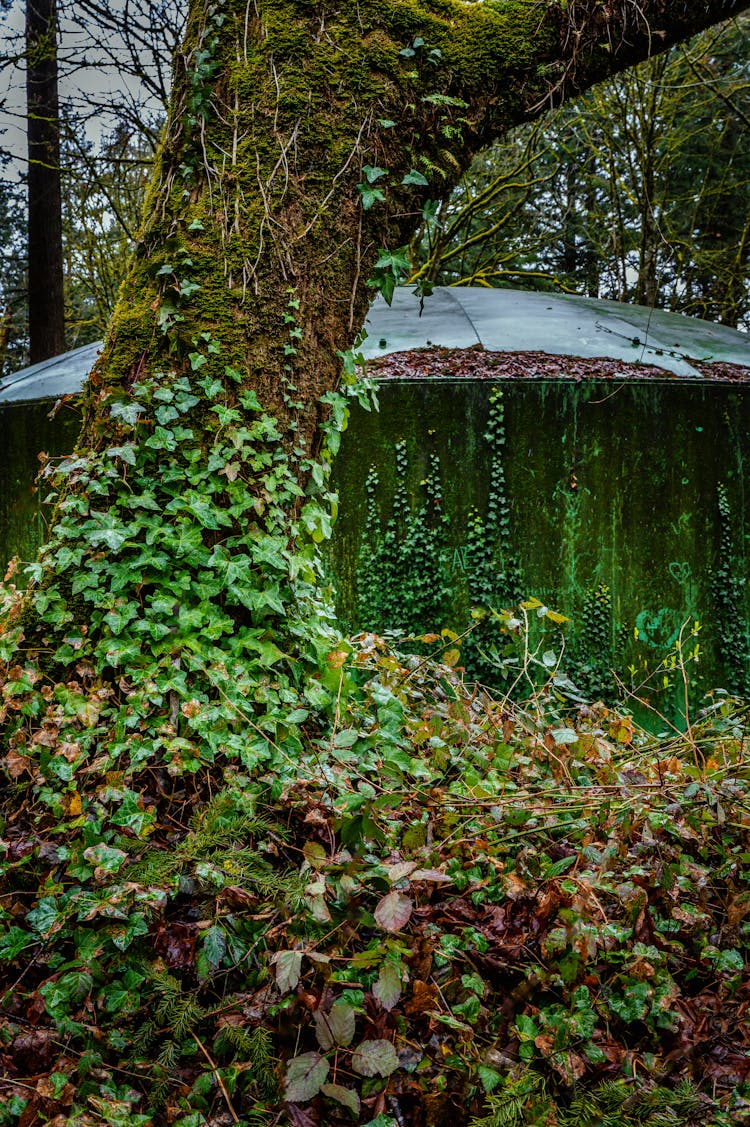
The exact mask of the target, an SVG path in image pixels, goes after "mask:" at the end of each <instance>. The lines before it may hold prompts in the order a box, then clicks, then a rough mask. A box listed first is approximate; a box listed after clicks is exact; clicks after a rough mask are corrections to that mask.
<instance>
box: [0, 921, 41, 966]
mask: <svg viewBox="0 0 750 1127" xmlns="http://www.w3.org/2000/svg"><path fill="white" fill-rule="evenodd" d="M36 942H37V941H36V939H35V938H34V936H33V935H30V934H29V932H28V931H23V930H22V929H21V928H20V927H11V928H9V929H8V931H7V932H6V933H5V935H3V936H2V937H1V938H0V959H8V960H9V961H10V960H12V959H15V958H16V956H17V955H20V954H21V952H22V951H24V950H25V949H26V948H27V947H31V946H32V945H33V944H35V943H36Z"/></svg>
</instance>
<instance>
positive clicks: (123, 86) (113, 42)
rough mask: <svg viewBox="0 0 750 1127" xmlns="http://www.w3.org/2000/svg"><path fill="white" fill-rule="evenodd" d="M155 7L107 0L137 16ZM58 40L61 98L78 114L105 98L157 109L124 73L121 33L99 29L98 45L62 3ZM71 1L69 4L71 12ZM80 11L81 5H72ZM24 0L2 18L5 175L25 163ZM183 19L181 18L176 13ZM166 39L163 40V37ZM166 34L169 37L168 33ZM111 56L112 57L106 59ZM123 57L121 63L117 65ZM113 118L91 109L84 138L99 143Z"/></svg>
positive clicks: (0, 104) (176, 1) (0, 118)
mask: <svg viewBox="0 0 750 1127" xmlns="http://www.w3.org/2000/svg"><path fill="white" fill-rule="evenodd" d="M167 3H168V5H169V6H171V7H172V8H173V9H174V11H175V12H176V13H179V11H180V9H181V8H182V3H181V0H167ZM150 6H151V7H154V6H156V5H155V3H154V0H151V5H149V0H141V2H140V3H139V0H132V2H131V0H110V2H109V3H108V4H107V5H106V7H107V8H108V9H109V11H111V12H113V13H117V12H120V13H121V12H123V10H124V9H125V8H126V7H129V8H131V9H134V10H135V12H136V18H138V16H140V17H141V18H143V19H147V18H148V15H149V8H150ZM60 8H61V18H60V42H59V72H60V99H61V102H64V103H65V104H67V105H68V106H70V107H72V109H73V110H74V111H75V112H76V113H80V114H81V115H86V114H87V111H90V107H91V106H92V105H98V104H101V103H107V102H121V103H123V102H124V103H130V104H131V105H132V104H136V103H138V102H139V101H140V102H142V103H144V104H145V105H146V106H147V107H148V110H150V112H151V113H152V114H154V113H157V112H158V110H159V108H160V103H159V102H158V100H157V99H155V98H154V97H153V96H152V97H149V96H148V94H147V92H145V89H144V86H143V84H142V83H139V82H138V81H137V80H136V79H135V78H133V77H132V76H129V75H128V74H127V73H125V68H126V67H127V65H128V59H129V55H128V51H127V48H126V45H125V43H124V42H123V40H122V38H121V37H119V36H118V35H117V34H115V33H114V32H112V31H111V30H109V31H105V32H104V33H100V35H103V42H104V44H105V47H106V51H103V50H101V49H97V48H96V46H95V44H94V42H93V40H92V36H91V35H90V34H86V32H85V31H83V30H82V29H81V27H80V25H78V26H77V24H76V22H75V21H74V20H72V19H71V18H70V15H69V14H67V13H66V10H65V8H64V6H63V4H62V3H61V4H60ZM70 8H71V5H70V4H68V6H67V12H69V11H70ZM73 8H74V10H75V9H76V8H77V9H78V11H79V14H80V5H74V6H73ZM24 11H25V3H24V2H23V0H13V3H12V6H11V9H10V11H9V12H8V13H7V14H6V15H4V16H3V17H0V56H1V57H2V66H1V67H0V130H2V133H1V134H0V146H2V147H3V148H4V149H6V150H8V151H9V152H10V153H11V154H12V156H13V161H12V165H11V166H10V167H9V168H8V169H7V170H6V176H9V177H12V178H16V177H18V176H19V175H21V174H22V171H23V168H24V164H25V146H26V133H25V118H24V114H25V102H26V93H25V69H24V63H23V30H24ZM177 18H179V17H177ZM156 38H157V40H158V41H159V42H164V40H159V37H158V36H157V37H156ZM165 38H166V37H165ZM107 55H109V56H110V58H107ZM118 60H119V61H120V66H119V67H118V66H117V65H116V63H117V61H118ZM142 62H143V65H144V66H149V65H151V62H150V60H149V52H148V51H146V50H144V51H143V53H142ZM113 123H114V119H113V117H112V115H111V114H109V115H108V114H106V113H104V112H97V113H94V114H93V115H92V114H90V112H89V114H88V118H87V120H86V123H85V126H83V132H84V135H85V137H86V139H87V140H88V141H90V142H92V143H94V144H98V143H99V141H100V140H101V139H102V137H106V136H107V135H108V134H109V133H111V131H112V128H113Z"/></svg>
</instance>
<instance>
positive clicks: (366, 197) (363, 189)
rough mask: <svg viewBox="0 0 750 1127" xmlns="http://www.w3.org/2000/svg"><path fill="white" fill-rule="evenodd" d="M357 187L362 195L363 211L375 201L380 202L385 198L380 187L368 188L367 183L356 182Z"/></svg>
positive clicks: (368, 208) (367, 209)
mask: <svg viewBox="0 0 750 1127" xmlns="http://www.w3.org/2000/svg"><path fill="white" fill-rule="evenodd" d="M357 189H358V190H359V193H360V195H361V196H362V207H363V209H364V210H365V211H369V210H370V208H371V207H373V206H374V205H375V204H376V203H382V202H383V200H384V199H385V194H384V193H383V192H382V191H381V190H380V188H370V187H369V186H368V185H367V184H357Z"/></svg>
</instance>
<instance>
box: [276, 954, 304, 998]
mask: <svg viewBox="0 0 750 1127" xmlns="http://www.w3.org/2000/svg"><path fill="white" fill-rule="evenodd" d="M272 962H274V963H275V964H276V985H277V986H278V988H279V990H280V991H281V993H282V994H288V993H289V991H290V990H294V989H295V987H296V986H297V983H298V982H299V980H300V972H301V970H302V952H301V951H278V952H277V953H276V954H275V955H274V956H273V958H272Z"/></svg>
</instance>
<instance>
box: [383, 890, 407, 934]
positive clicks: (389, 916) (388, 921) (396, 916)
mask: <svg viewBox="0 0 750 1127" xmlns="http://www.w3.org/2000/svg"><path fill="white" fill-rule="evenodd" d="M413 907H414V905H413V903H412V901H411V900H410V899H409V897H408V896H404V894H403V893H402V892H389V893H388V895H387V896H384V897H383V899H382V900H381V901H380V902H379V903H378V905H377V907H376V909H375V920H376V922H377V923H378V924H379V925H380V927H382V928H383V931H401V928H402V927H405V926H406V924H407V923H408V922H409V919H410V917H411V913H412V908H413Z"/></svg>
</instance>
